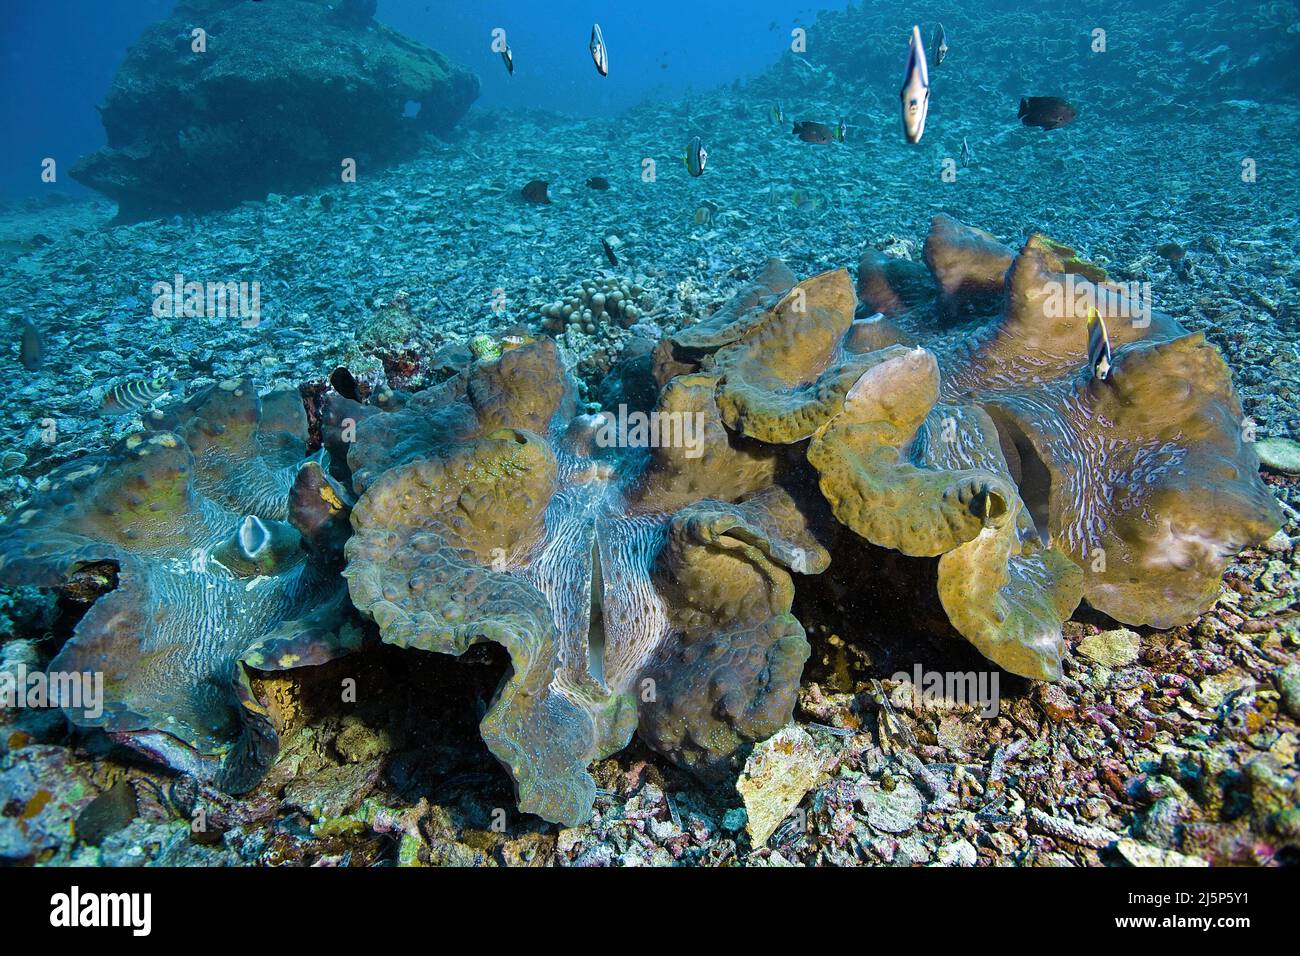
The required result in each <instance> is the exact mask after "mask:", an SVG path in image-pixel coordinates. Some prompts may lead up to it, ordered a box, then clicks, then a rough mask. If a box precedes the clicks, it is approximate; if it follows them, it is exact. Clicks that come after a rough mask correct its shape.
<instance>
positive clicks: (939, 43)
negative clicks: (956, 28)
mask: <svg viewBox="0 0 1300 956" xmlns="http://www.w3.org/2000/svg"><path fill="white" fill-rule="evenodd" d="M930 44H931V46H933V47H934V65H935V66H938V65H939V64H940V63H942V62H943V58H944V57H946V56H947V55H948V35H947V34H946V33H944V32H943V24H942V23H940V24H939V25H938V26H937V27H935V28H934V38H933V39H932V40H931V41H930Z"/></svg>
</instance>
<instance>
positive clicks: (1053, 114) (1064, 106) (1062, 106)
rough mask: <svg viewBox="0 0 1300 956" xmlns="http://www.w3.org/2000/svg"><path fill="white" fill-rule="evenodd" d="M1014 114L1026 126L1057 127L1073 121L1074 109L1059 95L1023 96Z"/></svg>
mask: <svg viewBox="0 0 1300 956" xmlns="http://www.w3.org/2000/svg"><path fill="white" fill-rule="evenodd" d="M1016 115H1017V116H1018V117H1019V118H1020V122H1022V123H1024V124H1025V125H1026V126H1038V127H1041V128H1042V129H1059V128H1060V127H1062V126H1068V125H1069V124H1070V123H1073V122H1074V117H1075V109H1074V107H1073V106H1071V105H1070V104H1069V103H1068V102H1066V101H1065V100H1063V99H1061V98H1060V97H1059V96H1025V97H1022V98H1021V100H1020V112H1019V113H1017V114H1016Z"/></svg>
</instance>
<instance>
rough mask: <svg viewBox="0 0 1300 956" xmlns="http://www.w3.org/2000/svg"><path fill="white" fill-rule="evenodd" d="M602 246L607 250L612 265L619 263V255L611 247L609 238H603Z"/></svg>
mask: <svg viewBox="0 0 1300 956" xmlns="http://www.w3.org/2000/svg"><path fill="white" fill-rule="evenodd" d="M600 244H601V247H602V248H604V250H605V258H606V259H608V260H609V264H610V265H611V266H617V265H618V256H616V255H614V250H613V249H612V248H611V247H610V244H609V240H607V239H601V240H600Z"/></svg>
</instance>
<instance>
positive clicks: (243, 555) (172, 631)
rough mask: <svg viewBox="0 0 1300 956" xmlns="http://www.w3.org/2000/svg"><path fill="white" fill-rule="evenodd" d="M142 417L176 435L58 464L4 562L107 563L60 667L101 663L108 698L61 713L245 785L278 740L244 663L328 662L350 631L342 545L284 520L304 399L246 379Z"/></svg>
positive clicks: (32, 573)
mask: <svg viewBox="0 0 1300 956" xmlns="http://www.w3.org/2000/svg"><path fill="white" fill-rule="evenodd" d="M149 424H151V425H152V426H154V427H158V426H160V425H162V424H166V425H168V426H170V427H171V428H173V429H174V430H168V431H154V432H151V433H150V432H146V433H137V434H133V435H130V436H128V437H127V438H125V439H123V440H122V441H120V442H118V443H117V444H116V445H115V446H113V447H112V448H111V449H109V450H108V451H107V452H106V453H104V454H102V455H99V456H97V457H93V458H90V459H87V460H84V461H79V462H73V463H71V464H69V465H65V466H64V467H63V468H60V469H58V470H57V471H55V472H54V473H52V474H51V476H50V487H49V489H48V490H47V491H46V492H44V493H43V494H41V495H40V496H38V497H37V498H36V499H34V500H33V501H31V502H30V503H29V504H28V505H27V506H26V507H24V508H22V509H20V510H19V512H18V513H17V514H16V515H14V516H13V517H11V518H10V520H9V521H8V522H6V523H5V524H4V525H2V526H0V573H2V574H3V576H4V578H5V579H6V580H7V581H9V582H13V583H24V584H35V585H39V586H44V587H59V586H62V585H64V584H65V583H66V582H68V581H69V580H70V579H72V578H74V577H75V576H76V575H77V574H78V572H79V571H80V570H81V569H84V568H87V567H91V566H109V567H115V568H116V575H115V578H116V586H115V587H114V588H113V589H112V590H111V591H109V592H108V593H106V594H103V595H102V596H100V597H99V598H98V600H96V601H95V603H94V604H93V606H92V607H91V608H90V610H89V611H87V613H86V614H85V616H84V617H83V618H82V619H81V621H80V622H79V623H78V624H77V626H76V629H75V631H74V633H73V636H72V638H71V639H70V640H69V641H68V642H67V644H65V645H64V647H63V649H62V650H61V651H60V652H59V654H58V655H57V656H56V657H55V659H54V661H53V662H52V663H51V665H50V667H51V670H52V671H56V672H69V673H72V672H75V673H86V672H90V673H100V674H103V679H104V685H103V690H104V699H103V702H102V708H100V707H96V708H93V709H89V708H87V707H85V706H82V704H84V701H83V702H81V703H80V704H79V703H78V702H76V701H72V700H64V701H61V704H62V706H63V708H64V711H65V713H66V714H67V715H68V718H69V719H70V720H71V721H72V722H73V723H75V724H78V725H80V726H84V727H98V728H101V729H103V730H105V731H107V732H109V733H110V734H112V735H114V736H116V737H118V738H120V739H123V740H125V741H126V742H128V743H130V744H131V745H132V746H135V747H136V748H137V749H140V750H142V751H144V752H146V753H149V754H151V755H154V756H157V757H159V758H161V759H163V760H165V761H166V762H168V763H170V764H172V765H173V766H175V767H177V768H178V769H182V770H187V771H192V772H195V773H198V774H200V775H202V776H204V777H208V778H214V779H215V780H216V781H217V782H218V783H219V784H220V785H222V786H223V787H224V788H226V789H227V790H230V791H232V792H240V791H243V790H247V789H249V788H251V787H252V786H253V785H255V784H256V782H257V781H258V780H259V779H260V778H261V776H262V775H263V774H264V773H265V771H266V770H267V768H268V767H269V766H270V763H271V762H272V761H273V760H274V758H275V755H276V752H277V749H278V743H277V739H276V734H275V731H274V729H273V728H272V726H271V724H270V721H269V719H268V717H267V716H266V713H265V710H264V709H263V708H262V706H261V704H260V703H259V702H258V701H257V699H256V697H255V695H254V694H253V692H252V688H251V685H250V683H249V676H250V675H249V668H256V669H262V670H277V669H283V668H287V667H295V666H302V665H304V664H314V663H321V662H323V661H326V660H330V659H332V658H334V657H337V656H339V655H340V654H344V653H347V652H348V651H349V650H351V649H353V648H354V647H355V646H356V643H357V640H358V634H357V633H356V632H355V631H354V630H352V629H350V628H346V627H342V628H341V627H340V626H339V625H340V620H341V613H342V612H341V605H340V604H339V602H338V600H337V599H338V598H339V597H340V596H341V594H342V588H341V587H340V584H339V581H338V576H337V566H336V564H335V557H334V555H331V554H328V553H325V552H316V553H310V552H308V551H304V550H303V548H302V547H301V535H300V533H299V532H298V531H297V530H296V529H295V528H294V527H293V525H292V524H291V522H292V520H293V518H294V517H295V512H294V510H293V509H291V506H290V495H289V491H290V488H291V486H292V484H293V482H294V481H295V479H296V477H297V474H298V463H299V459H300V458H301V456H302V454H303V451H304V448H305V441H306V419H305V416H304V414H303V410H302V406H301V403H299V402H298V399H297V395H296V393H289V394H288V395H271V396H267V398H266V399H261V400H259V398H258V396H257V393H256V391H255V390H254V389H253V388H252V386H251V384H250V383H248V382H247V381H242V382H227V383H223V384H222V385H220V386H215V387H213V388H212V389H209V390H208V391H206V392H204V393H202V394H200V395H199V396H198V397H196V398H195V399H194V400H192V401H190V402H187V403H183V404H181V405H177V406H174V407H172V408H171V409H168V410H166V411H165V412H163V413H160V414H159V415H158V416H155V417H154V418H153V419H151V420H150V422H149ZM295 446H296V447H295ZM109 577H110V580H111V579H112V577H113V576H111V575H110V576H109ZM321 606H324V607H325V608H327V609H330V610H332V611H333V614H332V615H322V613H321V612H320V610H319V608H320V607H321Z"/></svg>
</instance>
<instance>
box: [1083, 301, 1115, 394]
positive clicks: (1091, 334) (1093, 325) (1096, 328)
mask: <svg viewBox="0 0 1300 956" xmlns="http://www.w3.org/2000/svg"><path fill="white" fill-rule="evenodd" d="M1088 364H1089V365H1091V366H1092V374H1093V375H1095V376H1097V378H1099V379H1101V380H1102V381H1103V382H1104V381H1105V380H1106V377H1107V376H1109V375H1110V370H1111V359H1110V336H1109V335H1107V334H1106V322H1105V320H1104V319H1102V317H1101V313H1100V312H1098V311H1097V310H1096V309H1089V310H1088Z"/></svg>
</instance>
